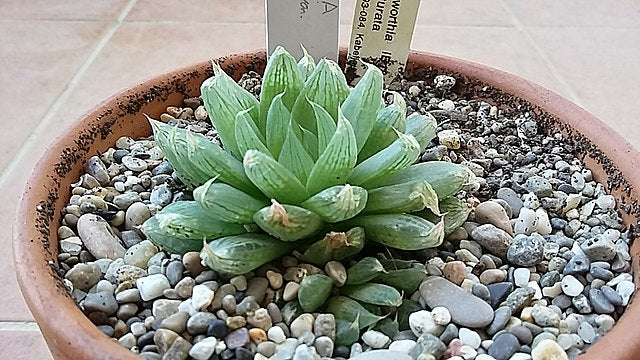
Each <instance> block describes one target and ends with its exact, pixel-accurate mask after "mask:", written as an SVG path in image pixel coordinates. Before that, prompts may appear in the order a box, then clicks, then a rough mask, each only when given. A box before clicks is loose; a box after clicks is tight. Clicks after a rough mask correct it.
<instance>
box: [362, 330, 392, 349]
mask: <svg viewBox="0 0 640 360" xmlns="http://www.w3.org/2000/svg"><path fill="white" fill-rule="evenodd" d="M362 341H363V342H364V343H365V344H367V345H369V346H370V347H371V348H372V349H381V348H383V347H385V346H386V345H387V344H388V343H389V342H390V341H391V340H390V339H389V337H388V336H387V335H385V334H383V333H381V332H379V331H375V330H368V331H365V332H364V334H362Z"/></svg>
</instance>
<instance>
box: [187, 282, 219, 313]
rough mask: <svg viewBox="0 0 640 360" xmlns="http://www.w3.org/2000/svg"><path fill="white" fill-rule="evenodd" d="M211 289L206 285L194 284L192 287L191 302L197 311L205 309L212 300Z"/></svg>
mask: <svg viewBox="0 0 640 360" xmlns="http://www.w3.org/2000/svg"><path fill="white" fill-rule="evenodd" d="M213 295H214V293H213V291H212V290H211V289H209V287H208V286H206V285H202V284H201V285H196V286H194V287H193V293H192V295H191V303H192V304H193V307H194V308H195V309H196V310H197V311H201V310H204V309H206V308H207V307H208V306H209V305H210V304H211V301H213Z"/></svg>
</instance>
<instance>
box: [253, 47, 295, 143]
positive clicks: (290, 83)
mask: <svg viewBox="0 0 640 360" xmlns="http://www.w3.org/2000/svg"><path fill="white" fill-rule="evenodd" d="M303 85H304V77H303V76H302V75H301V74H300V70H299V69H298V64H297V63H296V59H295V58H294V57H293V56H291V54H289V52H287V51H286V50H285V49H284V48H283V47H282V46H278V47H276V49H275V50H274V51H273V53H272V54H271V56H269V60H268V61H267V66H266V68H265V70H264V76H263V78H262V87H261V88H260V120H259V121H258V128H259V129H260V131H261V132H262V133H263V134H266V127H267V126H266V124H267V112H268V110H269V108H270V107H271V103H272V100H273V98H274V97H276V95H278V94H282V93H284V95H283V97H282V103H283V104H284V106H285V107H286V108H287V109H289V110H290V109H291V108H293V104H294V103H295V101H296V99H297V98H298V95H299V94H300V91H301V90H302V86H303Z"/></svg>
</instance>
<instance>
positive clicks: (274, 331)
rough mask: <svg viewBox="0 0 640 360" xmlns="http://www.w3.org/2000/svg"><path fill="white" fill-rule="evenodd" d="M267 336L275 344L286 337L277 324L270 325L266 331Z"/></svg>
mask: <svg viewBox="0 0 640 360" xmlns="http://www.w3.org/2000/svg"><path fill="white" fill-rule="evenodd" d="M267 337H268V338H269V340H271V341H273V342H274V343H276V344H280V343H282V342H283V341H284V340H285V339H286V338H287V336H286V335H285V333H284V330H282V328H281V327H279V326H273V327H271V328H270V329H269V331H267Z"/></svg>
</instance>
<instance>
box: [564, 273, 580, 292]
mask: <svg viewBox="0 0 640 360" xmlns="http://www.w3.org/2000/svg"><path fill="white" fill-rule="evenodd" d="M583 289H584V285H583V284H582V283H581V282H580V281H578V279H576V278H575V277H573V275H566V276H565V277H563V278H562V291H563V292H564V293H565V294H567V295H568V296H577V295H578V294H580V293H581V292H582V290H583Z"/></svg>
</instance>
